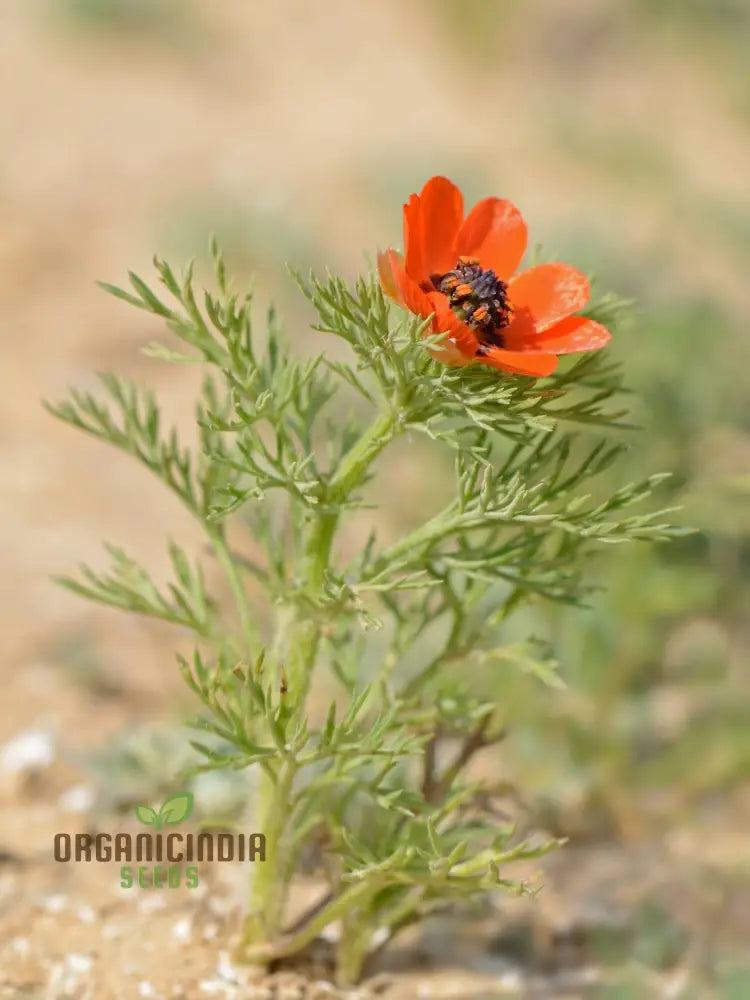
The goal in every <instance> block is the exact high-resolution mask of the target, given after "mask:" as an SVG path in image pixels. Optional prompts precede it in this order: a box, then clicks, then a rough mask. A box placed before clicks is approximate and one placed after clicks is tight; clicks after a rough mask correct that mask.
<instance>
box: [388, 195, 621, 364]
mask: <svg viewBox="0 0 750 1000" xmlns="http://www.w3.org/2000/svg"><path fill="white" fill-rule="evenodd" d="M526 239H527V235H526V223H525V222H524V221H523V217H522V215H521V213H520V212H519V211H518V209H517V208H516V207H515V206H514V205H512V204H511V203H510V202H509V201H505V200H504V199H502V198H484V199H483V200H482V201H480V202H479V203H478V204H477V205H475V206H474V208H473V209H472V210H471V212H469V214H468V215H467V216H466V218H464V204H463V197H462V196H461V192H460V191H459V190H458V188H457V187H456V186H455V184H452V183H451V182H450V181H449V180H447V179H446V178H445V177H432V178H430V180H429V181H427V183H426V184H425V186H424V187H423V188H422V193H421V194H413V195H412V196H411V197H410V198H409V201H408V203H407V204H406V205H404V244H405V246H404V254H400V253H397V252H396V251H395V250H386V251H385V252H384V253H380V254H378V272H379V274H380V282H381V284H382V286H383V290H384V291H385V292H386V293H387V294H388V295H389V296H390V297H391V298H393V299H395V300H396V302H398V303H399V304H400V305H402V306H404V307H405V308H406V309H409V310H410V311H411V312H413V313H416V314H417V315H419V316H424V317H425V319H426V318H427V317H428V316H430V315H432V317H433V318H432V329H433V331H434V332H435V333H446V334H447V335H448V336H447V337H446V338H445V341H444V342H443V343H441V344H440V345H438V347H437V348H435V350H434V353H435V356H436V357H438V358H439V359H440V360H441V361H443V362H444V363H445V364H447V365H466V364H471V363H472V362H476V361H478V362H481V363H482V364H485V365H491V366H492V367H493V368H499V369H501V370H504V371H509V372H514V373H516V374H521V375H537V376H539V375H549V374H550V372H552V371H554V369H555V367H556V366H557V355H558V354H570V353H573V352H576V351H592V350H596V349H597V348H599V347H604V345H605V344H606V343H607V342H608V341H609V339H610V333H609V331H608V330H607V329H606V328H605V327H603V326H602V325H601V324H600V323H596V322H594V320H591V319H586V317H584V316H576V315H574V314H575V313H577V312H578V311H579V310H581V309H582V308H583V307H584V306H585V305H586V303H587V302H588V300H589V283H588V281H587V280H586V277H585V275H584V274H582V273H581V272H580V271H578V270H576V268H574V267H571V266H570V265H569V264H556V263H555V264H539V265H538V266H537V267H531V268H528V269H527V270H525V271H521V272H520V273H519V274H515V271H516V269H517V268H518V265H519V264H520V262H521V258H522V257H523V255H524V252H525V250H526ZM514 274H515V276H513V275H514Z"/></svg>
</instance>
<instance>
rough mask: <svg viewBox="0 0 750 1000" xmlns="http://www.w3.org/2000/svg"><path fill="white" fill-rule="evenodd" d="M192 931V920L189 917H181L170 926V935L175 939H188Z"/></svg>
mask: <svg viewBox="0 0 750 1000" xmlns="http://www.w3.org/2000/svg"><path fill="white" fill-rule="evenodd" d="M192 932H193V922H192V920H191V919H190V917H183V918H182V920H178V921H177V923H176V924H174V926H173V927H172V937H173V938H174V940H175V941H189V940H190V938H191V936H192Z"/></svg>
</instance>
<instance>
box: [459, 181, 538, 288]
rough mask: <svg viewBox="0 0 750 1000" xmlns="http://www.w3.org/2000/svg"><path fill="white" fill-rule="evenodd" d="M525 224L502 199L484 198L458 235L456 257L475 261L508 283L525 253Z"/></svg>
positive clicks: (467, 218)
mask: <svg viewBox="0 0 750 1000" xmlns="http://www.w3.org/2000/svg"><path fill="white" fill-rule="evenodd" d="M527 239H528V236H527V232H526V223H525V222H524V221H523V216H522V215H521V213H520V212H519V211H518V209H517V208H516V206H515V205H513V204H511V202H509V201H506V200H505V199H504V198H485V199H484V200H483V201H480V202H478V203H477V204H476V205H475V206H474V208H473V209H472V210H471V212H469V214H468V215H467V217H466V219H465V220H464V222H463V224H462V226H461V228H460V229H459V231H458V236H457V238H456V246H455V248H454V249H455V255H456V256H458V255H459V254H461V255H465V256H467V257H478V258H479V260H480V261H481V263H482V267H484V268H492V270H493V271H494V272H495V274H496V275H497V276H498V278H500V279H501V280H502V281H507V280H508V278H509V277H510V276H511V274H513V273H514V272H515V270H516V268H517V267H518V265H519V264H520V263H521V258H522V257H523V255H524V253H525V252H526V242H527Z"/></svg>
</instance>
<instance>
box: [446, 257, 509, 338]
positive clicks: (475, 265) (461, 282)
mask: <svg viewBox="0 0 750 1000" xmlns="http://www.w3.org/2000/svg"><path fill="white" fill-rule="evenodd" d="M430 280H431V281H432V284H433V286H434V288H436V289H437V290H438V291H439V292H442V293H443V295H447V296H448V301H449V302H450V304H451V308H452V309H453V311H454V312H455V313H456V315H457V316H458V317H459V318H460V319H461V320H463V322H464V323H466V325H467V326H470V327H471V328H472V330H474V331H475V332H476V334H477V337H478V339H479V341H480V344H481V345H482V346H485V345H494V346H495V347H502V346H503V344H504V340H503V335H502V333H501V332H500V331H501V330H502V329H503V327H506V326H507V325H508V324H509V323H510V320H511V307H510V303H509V302H508V286H507V285H506V284H505V282H504V281H501V280H500V279H499V278H498V276H497V275H496V274H495V272H494V271H485V270H483V269H482V267H481V265H480V263H479V261H478V260H477V259H476V258H475V257H459V258H458V261H457V263H456V266H455V267H454V268H453V270H452V271H448V272H447V273H446V274H433V275H431V276H430ZM477 353H484V352H483V351H482V348H481V347H480V349H479V351H478V352H477Z"/></svg>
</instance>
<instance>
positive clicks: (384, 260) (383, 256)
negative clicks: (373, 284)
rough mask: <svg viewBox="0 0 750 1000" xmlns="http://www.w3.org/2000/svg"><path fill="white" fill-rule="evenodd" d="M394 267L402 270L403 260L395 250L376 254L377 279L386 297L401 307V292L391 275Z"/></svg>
mask: <svg viewBox="0 0 750 1000" xmlns="http://www.w3.org/2000/svg"><path fill="white" fill-rule="evenodd" d="M394 266H395V267H397V268H398V269H399V270H403V268H404V258H403V256H402V254H400V253H397V251H395V250H386V251H385V252H383V251H379V252H378V277H379V278H380V285H381V287H382V289H383V291H384V292H385V294H386V295H388V296H390V298H392V299H395V301H396V302H398V303H399V304H400V305H403V304H404V303H403V299H402V297H401V290H400V288H399V287H398V282H397V281H396V278H395V276H394V273H393V268H394Z"/></svg>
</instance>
